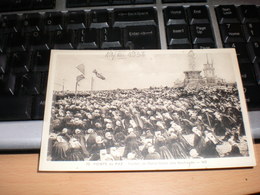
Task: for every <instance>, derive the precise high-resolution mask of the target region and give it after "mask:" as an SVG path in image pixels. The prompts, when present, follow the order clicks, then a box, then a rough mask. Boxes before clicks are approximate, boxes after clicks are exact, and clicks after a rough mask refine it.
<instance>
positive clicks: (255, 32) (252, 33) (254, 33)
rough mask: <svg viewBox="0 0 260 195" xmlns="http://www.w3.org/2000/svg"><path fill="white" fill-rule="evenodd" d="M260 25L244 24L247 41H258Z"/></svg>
mask: <svg viewBox="0 0 260 195" xmlns="http://www.w3.org/2000/svg"><path fill="white" fill-rule="evenodd" d="M259 27H260V23H248V24H246V27H245V28H244V29H245V36H246V40H247V41H248V42H249V41H260V28H259Z"/></svg>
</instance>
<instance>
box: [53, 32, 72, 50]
mask: <svg viewBox="0 0 260 195" xmlns="http://www.w3.org/2000/svg"><path fill="white" fill-rule="evenodd" d="M51 44H52V48H54V49H73V48H74V33H73V31H71V30H68V31H62V30H57V31H53V32H51Z"/></svg>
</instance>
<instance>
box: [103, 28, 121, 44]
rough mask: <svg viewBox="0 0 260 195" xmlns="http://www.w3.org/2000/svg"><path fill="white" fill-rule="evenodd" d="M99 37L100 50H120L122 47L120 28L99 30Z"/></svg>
mask: <svg viewBox="0 0 260 195" xmlns="http://www.w3.org/2000/svg"><path fill="white" fill-rule="evenodd" d="M100 37H101V38H100V45H101V48H102V49H120V48H122V47H123V45H122V43H123V42H122V33H121V30H120V28H103V29H101V30H100Z"/></svg>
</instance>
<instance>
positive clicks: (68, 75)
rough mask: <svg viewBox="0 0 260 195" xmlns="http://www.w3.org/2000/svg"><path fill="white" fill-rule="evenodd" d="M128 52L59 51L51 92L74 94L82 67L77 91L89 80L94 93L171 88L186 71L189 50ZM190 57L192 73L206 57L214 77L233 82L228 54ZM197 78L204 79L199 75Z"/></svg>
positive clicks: (199, 52)
mask: <svg viewBox="0 0 260 195" xmlns="http://www.w3.org/2000/svg"><path fill="white" fill-rule="evenodd" d="M206 51H207V52H206ZM216 51H217V54H216ZM130 52H137V51H61V52H60V53H59V54H58V55H55V57H56V58H53V60H52V63H53V64H52V69H51V70H52V71H53V73H55V74H56V75H55V77H53V79H54V89H55V90H62V86H63V84H64V89H65V90H72V91H73V90H75V83H76V77H77V76H78V75H80V74H81V72H80V71H79V70H78V69H77V68H76V67H77V66H78V65H79V64H84V66H85V77H86V78H85V79H83V80H81V81H80V82H79V87H78V90H90V89H91V77H93V78H94V83H93V88H94V90H110V89H117V88H121V89H131V88H134V87H136V88H148V87H150V86H153V87H156V86H158V87H159V86H169V87H171V86H173V83H174V81H176V80H177V79H178V80H181V81H182V80H183V79H184V73H183V72H184V71H187V70H190V67H189V59H188V57H187V53H188V52H189V50H182V51H176V50H175V51H174V50H164V52H163V51H162V50H160V51H159V52H156V51H152V53H153V54H151V53H149V51H140V52H139V53H138V55H133V53H130ZM142 52H144V53H142ZM129 53H130V54H131V55H130V56H129ZM194 53H195V63H196V70H201V71H202V70H203V64H205V63H206V62H207V55H206V53H207V54H208V59H209V61H210V62H211V61H213V63H214V67H215V74H216V75H217V76H218V77H219V78H223V79H225V80H226V81H228V82H234V81H235V75H234V73H233V66H232V62H231V57H230V54H229V53H227V52H224V50H214V52H213V51H209V50H196V51H194ZM135 54H136V53H135ZM54 64H55V66H54ZM94 69H96V70H97V72H98V73H100V74H102V75H103V76H104V77H105V78H106V79H105V80H101V79H99V78H97V77H96V76H95V75H94V74H93V73H92V71H93V70H94ZM201 75H202V76H204V75H203V71H202V73H201Z"/></svg>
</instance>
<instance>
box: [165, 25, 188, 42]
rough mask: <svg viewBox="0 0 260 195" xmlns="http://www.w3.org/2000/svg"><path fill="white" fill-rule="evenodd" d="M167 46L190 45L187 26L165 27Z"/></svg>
mask: <svg viewBox="0 0 260 195" xmlns="http://www.w3.org/2000/svg"><path fill="white" fill-rule="evenodd" d="M167 42H168V45H183V44H190V35H189V28H188V25H171V26H168V27H167Z"/></svg>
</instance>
